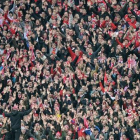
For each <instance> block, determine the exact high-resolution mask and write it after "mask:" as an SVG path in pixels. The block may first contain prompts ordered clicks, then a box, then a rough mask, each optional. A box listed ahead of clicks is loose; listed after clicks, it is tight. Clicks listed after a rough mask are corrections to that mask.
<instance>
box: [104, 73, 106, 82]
mask: <svg viewBox="0 0 140 140" xmlns="http://www.w3.org/2000/svg"><path fill="white" fill-rule="evenodd" d="M104 83H105V84H106V83H107V76H106V72H105V75H104Z"/></svg>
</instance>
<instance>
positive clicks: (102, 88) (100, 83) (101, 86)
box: [99, 82, 105, 93]
mask: <svg viewBox="0 0 140 140" xmlns="http://www.w3.org/2000/svg"><path fill="white" fill-rule="evenodd" d="M99 85H100V88H101V90H102V92H103V93H104V92H105V89H104V87H103V84H102V82H99Z"/></svg>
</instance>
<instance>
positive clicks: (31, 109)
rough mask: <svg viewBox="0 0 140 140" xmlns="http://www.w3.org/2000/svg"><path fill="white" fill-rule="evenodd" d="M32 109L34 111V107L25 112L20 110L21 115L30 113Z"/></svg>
mask: <svg viewBox="0 0 140 140" xmlns="http://www.w3.org/2000/svg"><path fill="white" fill-rule="evenodd" d="M31 111H32V109H29V110H27V111H24V112H20V115H21V116H25V115H28V114H29V113H30V112H31Z"/></svg>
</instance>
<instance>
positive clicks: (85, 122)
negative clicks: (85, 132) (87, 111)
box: [84, 117, 88, 128]
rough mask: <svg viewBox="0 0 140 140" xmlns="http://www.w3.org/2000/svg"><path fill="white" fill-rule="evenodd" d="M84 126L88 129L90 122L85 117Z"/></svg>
mask: <svg viewBox="0 0 140 140" xmlns="http://www.w3.org/2000/svg"><path fill="white" fill-rule="evenodd" d="M84 126H85V127H86V128H88V121H87V119H86V118H85V117H84Z"/></svg>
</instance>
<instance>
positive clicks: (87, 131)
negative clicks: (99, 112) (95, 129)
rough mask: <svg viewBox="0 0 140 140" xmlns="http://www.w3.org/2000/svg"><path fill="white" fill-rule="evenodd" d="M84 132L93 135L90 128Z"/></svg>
mask: <svg viewBox="0 0 140 140" xmlns="http://www.w3.org/2000/svg"><path fill="white" fill-rule="evenodd" d="M84 132H85V133H86V135H90V136H91V135H92V132H91V130H90V129H88V128H86V129H85V131H84Z"/></svg>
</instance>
